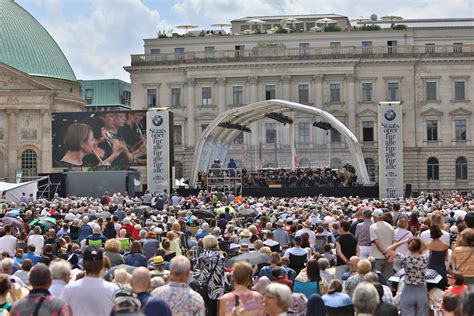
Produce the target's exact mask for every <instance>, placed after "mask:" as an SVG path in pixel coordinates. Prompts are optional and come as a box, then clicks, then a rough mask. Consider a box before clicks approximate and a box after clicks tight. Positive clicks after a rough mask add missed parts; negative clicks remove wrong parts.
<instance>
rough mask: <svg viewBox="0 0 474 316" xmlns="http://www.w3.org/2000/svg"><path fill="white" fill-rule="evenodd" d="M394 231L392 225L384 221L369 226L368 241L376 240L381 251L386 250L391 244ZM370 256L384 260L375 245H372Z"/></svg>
mask: <svg viewBox="0 0 474 316" xmlns="http://www.w3.org/2000/svg"><path fill="white" fill-rule="evenodd" d="M393 236H394V229H393V227H392V225H390V224H389V223H387V222H385V221H378V222H377V223H374V224H372V225H371V226H370V241H371V242H374V241H375V240H378V241H379V242H380V244H381V246H382V249H387V248H388V247H389V246H391V245H392V243H393ZM370 255H371V256H372V257H374V258H375V259H385V256H384V254H383V253H381V252H380V250H379V249H378V248H377V246H376V245H375V243H373V244H372V249H371V250H370Z"/></svg>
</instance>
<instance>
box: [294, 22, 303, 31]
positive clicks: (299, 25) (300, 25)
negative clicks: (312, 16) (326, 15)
mask: <svg viewBox="0 0 474 316" xmlns="http://www.w3.org/2000/svg"><path fill="white" fill-rule="evenodd" d="M295 31H296V32H303V31H304V23H295Z"/></svg>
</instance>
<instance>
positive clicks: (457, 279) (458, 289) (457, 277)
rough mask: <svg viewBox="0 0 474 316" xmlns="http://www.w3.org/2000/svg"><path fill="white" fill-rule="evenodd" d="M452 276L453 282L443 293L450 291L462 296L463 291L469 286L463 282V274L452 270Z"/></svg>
mask: <svg viewBox="0 0 474 316" xmlns="http://www.w3.org/2000/svg"><path fill="white" fill-rule="evenodd" d="M452 277H453V278H454V284H453V285H452V286H450V287H449V288H448V289H447V290H446V291H445V292H444V295H446V294H449V293H452V294H456V295H458V296H463V294H464V292H465V291H466V290H467V289H468V288H469V286H467V285H465V284H464V276H463V275H462V273H460V272H457V271H456V272H453V274H452Z"/></svg>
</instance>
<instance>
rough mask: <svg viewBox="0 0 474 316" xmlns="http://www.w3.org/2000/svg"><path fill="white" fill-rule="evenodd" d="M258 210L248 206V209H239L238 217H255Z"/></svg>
mask: <svg viewBox="0 0 474 316" xmlns="http://www.w3.org/2000/svg"><path fill="white" fill-rule="evenodd" d="M257 215H258V214H257V211H255V209H253V208H246V209H243V210H241V211H239V213H238V215H237V216H238V217H255V216H257Z"/></svg>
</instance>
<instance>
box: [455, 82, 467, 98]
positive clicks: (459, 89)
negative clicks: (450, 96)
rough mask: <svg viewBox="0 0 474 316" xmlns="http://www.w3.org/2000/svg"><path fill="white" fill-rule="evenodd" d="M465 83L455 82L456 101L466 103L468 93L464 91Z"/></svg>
mask: <svg viewBox="0 0 474 316" xmlns="http://www.w3.org/2000/svg"><path fill="white" fill-rule="evenodd" d="M464 85H465V83H464V81H455V82H454V100H456V101H465V100H466V92H465V89H464Z"/></svg>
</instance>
